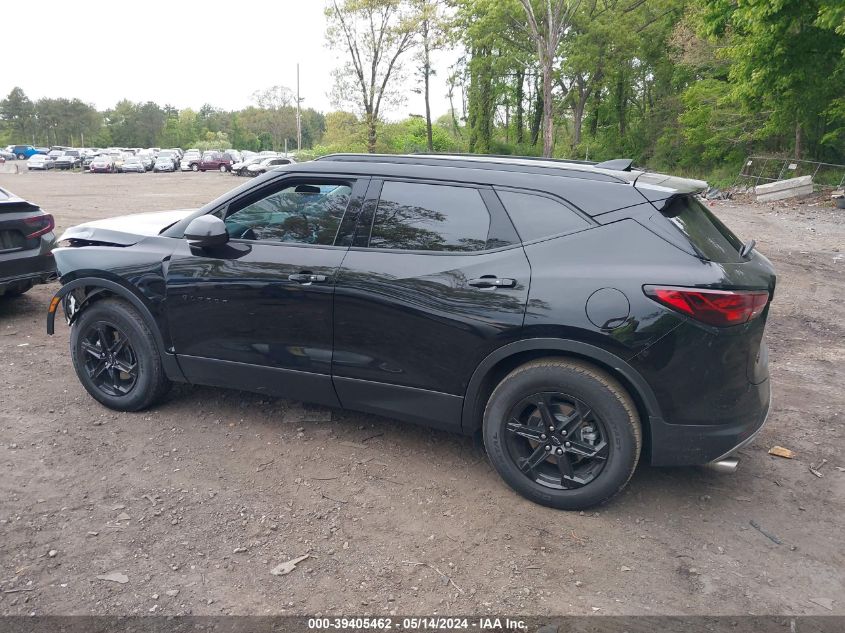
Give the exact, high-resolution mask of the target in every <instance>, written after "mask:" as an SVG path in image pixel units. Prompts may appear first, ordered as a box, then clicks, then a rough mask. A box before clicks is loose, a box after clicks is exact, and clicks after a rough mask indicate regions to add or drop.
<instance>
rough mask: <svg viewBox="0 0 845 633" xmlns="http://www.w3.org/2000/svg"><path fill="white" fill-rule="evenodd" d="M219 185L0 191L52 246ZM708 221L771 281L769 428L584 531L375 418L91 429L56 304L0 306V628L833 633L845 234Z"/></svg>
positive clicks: (207, 412) (843, 590)
mask: <svg viewBox="0 0 845 633" xmlns="http://www.w3.org/2000/svg"><path fill="white" fill-rule="evenodd" d="M235 184H236V179H235V178H233V177H231V176H228V175H222V174H216V173H215V174H210V173H209V174H193V173H188V174H161V175H152V174H145V175H135V174H131V175H130V174H127V175H105V174H104V175H88V174H84V175H83V174H71V173H31V174H20V175H14V174H0V186H3V187H6V188H8V189H11V190H12V191H14V192H16V193H18V194H19V195H21V196H23V197H26V198H28V199H30V200H33V201H35V202H37V203H39V204H41V205H42V207H43V208H44V209H45V210H47V211H49V212H51V213H53V214H54V215H55V216H56V220H57V223H58V225H59V227H60V229H61V228H64V227H67V226H70V225H73V224H75V223H79V222H82V221H85V220H90V219H94V218H102V217H107V216H110V215H115V214H118V213H126V212H136V211H142V210H155V209H170V208H184V207H188V206H198V205H199V204H201V203H203V202H205V201H207V200H210V199H211V198H213V197H215V196H217V195H218V194H220V193H222V192H224V191H226V190H227V189H229V188H230V187H232V186H234V185H235ZM714 208H715V210H716V211H717V213H718V214H719V215H720V216H721V217H722V218H723V219H724V220H725V221H726V222H727V223H728V224H729V225H730V226H731V227H732V228H734V230H735V231H736V232H738V233H739V234H740V235H741V236H742V237H744V238H748V237H754V238H756V239H757V242H758V248H759V249H760V250H761V251H762V252H764V253H766V254H767V255H768V256H769V257H770V258H771V259H772V260H773V262H774V264H775V266H776V267H777V269H778V273H779V285H778V291H777V295H776V297H775V301H774V305H773V308H772V311H771V316H770V318H769V329H768V340H769V344H770V346H771V361H772V367H771V369H772V380H773V386H774V409H773V411H772V414H771V416H770V418H769V423H768V425H767V426H766V427H765V429H764V430H763V432H762V433H761V434H760V435H759V436H758V437H757V439H756V440H755V441H754V443H753V444H752V445H750V446H749V447H747V448H746V449H745V450H743V451H742V462H741V464H740V469H739V470H738V472H737V473H735V474H734V475H719V474H715V473H711V472H709V471H705V470H701V469H695V468H683V469H666V470H664V469H653V468H649V467H647V466H642V467H640V468H639V470H638V471H637V473H636V475H635V476H634V479H633V480H632V482H631V483H630V485H629V486H628V488H627V489H626V491H625V492H624V494H623V495H621V496H620V497H618V498H617V499H616V500H614V501H613V502H611V503H610V504H608V505H606V506H603V507H601V508H600V509H599V511H597V512H589V513H565V512H557V511H553V510H549V509H546V508H542V507H539V506H536V505H533V504H531V503H529V502H527V501H524V500H523V499H521V498H520V497H517V496H516V495H515V494H514V493H512V492H511V491H510V490H509V489H508V488H506V487H505V485H504V484H503V483H501V482H500V480H499V478H498V477H497V476H496V474H495V473H494V472H493V470H492V469H491V468H490V466H489V465H488V463H487V461H486V459H485V457H484V455H483V452H482V451H480V450H479V449H478V448H476V447H475V446H474V445H473V442H472V441H471V440H470V439H467V438H462V437H458V436H453V435H449V434H446V433H441V432H436V431H430V430H427V429H423V428H418V427H414V426H411V425H406V424H401V423H397V422H394V421H391V420H386V419H382V418H376V417H373V416H368V415H360V414H355V413H346V412H343V411H335V410H330V409H325V408H319V407H313V406H308V405H303V404H301V403H298V402H293V401H286V400H270V401H268V400H267V399H266V398H264V399H262V398H261V397H260V396H256V395H251V394H246V393H240V392H225V391H222V390H216V389H210V388H196V387H189V386H179V387H177V388H175V389H174V390H173V391H172V392H171V394H170V396H169V397H168V398H167V401H166V402H165V403H164V404H163V405H161V406H159V407H157V408H156V409H154V410H152V411H149V412H146V413H140V414H119V413H115V412H112V411H109V410H107V409H105V408H103V407H101V406H99V405H98V404H97V403H95V402H94V401H93V400H92V399H91V398H90V397H89V396H88V395H87V394H86V393H85V392H84V391H83V389H82V387H81V386H80V384H79V383H78V381H77V379H76V376H75V375H74V373H73V370H72V369H71V365H70V359H69V354H68V331H67V328H66V327H64V326H59V327H58V332H57V335H56V336H55V337H53V338H49V337H47V336H46V334H45V332H44V320H45V319H44V317H45V309H46V305H47V302H48V301H49V297H50V296H51V294H52V292H53V291H54V290H55V289H56V287H57V286H56V284H51V285H49V286H40V287H37V288H35V289H34V290H32V291H30V292H29V293H28V294H27V295H25V296H24V297H22V298H20V299H16V300H11V301H5V302H3V303H0V368H1V369H0V402H2V407H0V467H2V471H1V472H2V476H0V589H2V590H3V591H6V592H8V591H9V590H15V591H14V592H11V593H2V592H0V613H2V614H29V613H35V614H39V615H40V614H147V613H164V614H188V613H193V614H223V613H225V614H228V613H235V614H281V613H297V614H305V613H307V614H314V613H322V614H328V613H331V614H350V613H363V614H373V615H386V614H388V613H391V612H394V613H398V614H410V613H417V614H423V613H425V614H432V613H439V614H455V613H467V614H468V613H482V614H483V613H488V612H498V613H505V612H509V613H520V614H526V615H530V614H536V615H545V614H591V613H599V614H652V615H654V614H745V613H753V614H773V613H774V614H817V615H828V614H831V613H836V614H845V597H843V596H845V531H843V517H845V472H843V471H842V470H840V469H838V468H837V467H839V468H842V467H845V453H843V444H845V442H843V439H845V433H843V421H845V420H843V418H844V417H845V415H843V413H842V411H843V405H845V388H843V386H845V343H844V342H843V341H845V212H837V211H836V210H835V209H832V208H824V207H821V206H815V207H812V206H809V205H808V204H800V205H797V204H792V203H789V204H775V205H752V204H738V203H734V202H720V203H716V204H715V205H714ZM775 444H779V445H782V446H786V447H789V448H791V449H793V450H795V451H796V452H797V458H796V459H794V460H788V459H782V458H777V457H772V456H769V455H767V450H768V448H769V447H771V446H772V445H775ZM824 459H826V460H827V462H826V463H824V465H823V466H821V467H820V472H821V474H822V475H823V477H822V478H818V477H816V476H815V475H813V474H812V473H811V472H810V470H809V468H810V466H811V464H816V465H818V464H819V463H821V462H822V461H823V460H824ZM752 521H753V522H754V523H755V524H756V525H758V526H759V527H760V528H761V529H762V531H765V532H767V533H768V534H770V535H771V537H773V538H771V537H767V536H766V535H765V534H764V533H762V531H761V530H758V529H756V528H755V527H753V526H752V525H751V522H752ZM775 540H777V541H779V543H776V542H775ZM305 554H309V556H310V557H309V558H308V559H306V560H304V561H303V562H301V563H300V564H299V565H298V567H297V569H296V570H295V571H293V572H292V573H291V574H289V575H286V576H279V577H276V576H271V575H270V573H269V572H270V569H271V568H273V567H274V566H275V565H277V564H278V563H280V562H282V561H286V560H288V559H291V558H294V557H298V556H303V555H305ZM109 572H120V573H122V574H125V575H126V576H127V577H128V582H126V583H125V584H118V583H116V582H109V581H104V580H98V579H97V576H99V575H103V574H107V573H109Z"/></svg>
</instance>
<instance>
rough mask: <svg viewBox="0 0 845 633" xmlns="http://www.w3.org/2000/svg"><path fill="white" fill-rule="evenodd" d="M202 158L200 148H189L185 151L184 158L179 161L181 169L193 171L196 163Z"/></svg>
mask: <svg viewBox="0 0 845 633" xmlns="http://www.w3.org/2000/svg"><path fill="white" fill-rule="evenodd" d="M201 159H202V154H200V151H199V150H198V149H189V150H188V151H187V152H185V155H184V156H183V157H182V160H180V161H179V169H180V170H181V171H191V168H192V167H193V164H194V163H198V162H199V161H200V160H201Z"/></svg>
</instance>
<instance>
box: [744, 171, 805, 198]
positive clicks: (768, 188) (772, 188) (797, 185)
mask: <svg viewBox="0 0 845 633" xmlns="http://www.w3.org/2000/svg"><path fill="white" fill-rule="evenodd" d="M811 193H813V177H812V176H799V177H798V178H789V179H788V180H778V181H776V182H769V183H766V184H765V185H757V186H756V187H755V188H754V194H755V195H756V196H757V202H771V201H772V200H784V199H786V198H795V197H796V196H806V195H809V194H811Z"/></svg>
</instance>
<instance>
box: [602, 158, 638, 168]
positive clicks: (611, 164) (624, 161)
mask: <svg viewBox="0 0 845 633" xmlns="http://www.w3.org/2000/svg"><path fill="white" fill-rule="evenodd" d="M633 164H634V161H633V160H631V159H630V158H614V159H613V160H606V161H604V162H603V163H599V164H598V165H596V167H597V168H599V169H612V170H614V171H631V165H633Z"/></svg>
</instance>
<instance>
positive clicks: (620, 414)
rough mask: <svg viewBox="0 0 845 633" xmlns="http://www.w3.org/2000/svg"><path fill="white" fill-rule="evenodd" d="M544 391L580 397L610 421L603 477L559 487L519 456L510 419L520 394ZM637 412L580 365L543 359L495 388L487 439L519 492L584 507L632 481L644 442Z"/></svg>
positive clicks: (547, 503)
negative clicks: (529, 470) (532, 473)
mask: <svg viewBox="0 0 845 633" xmlns="http://www.w3.org/2000/svg"><path fill="white" fill-rule="evenodd" d="M542 391H557V392H561V393H565V394H567V395H569V396H572V397H575V398H578V399H579V400H581V401H583V402H584V403H586V404H587V405H588V406H589V407H590V408H592V410H593V412H594V414H595V415H596V417H598V418H599V419H600V420H601V421H602V423H603V426H604V429H605V431H606V434H607V436H608V437H607V438H606V440H607V442H608V444H609V445H610V447H609V455H608V462H607V463H606V464H605V466H604V469H603V470H602V472H601V473H600V474H599V475H598V477H597V478H596V479H595V480H594V481H593V482H591V483H589V484H587V485H586V486H583V487H581V488H576V489H572V490H554V489H550V488H547V487H545V486H542V485H540V484H538V483H536V482H534V481H531V480H530V479H529V478H528V477H527V476H525V475H524V474H523V473H522V471H520V470H519V468H518V467H517V466H516V464H515V463H514V462H513V459H512V458H511V456H510V453H509V451H508V448H507V446H506V443H505V442H506V438H505V433H506V431H505V425H506V424H507V420H508V415H509V414H510V410H511V408H512V407H513V406H514V404H516V403H517V402H518V401H519V400H521V399H523V398H525V397H527V396H530V395H532V394H534V393H539V392H542ZM634 424H637V421H636V420H631V415H630V414H629V412H628V411H627V410H626V408H625V406H624V405H623V404H622V402H620V400H619V399H618V398H617V397H615V396H614V394H613V392H612V391H610V390H609V389H608V388H607V387H605V386H604V385H603V384H602V383H601V382H599V381H598V380H596V379H595V378H593V377H592V376H590V375H589V374H586V373H582V372H580V371H578V370H575V369H571V368H567V367H561V366H549V365H538V366H536V367H532V368H529V369H526V370H524V371H521V372H514V373H513V374H511V375H510V376H509V377H508V378H506V379H505V380H504V381H503V382H502V383H501V384H500V385H499V387H497V388H496V390H495V391H494V392H493V394H492V396H491V398H490V401H489V402H488V405H487V408H486V410H485V412H484V426H483V436H484V445H485V448H486V449H487V453H488V455H489V457H490V460H491V462H492V463H493V466H494V468H495V469H496V471H497V472H498V473H499V474H500V475H501V476H502V478H503V479H504V480H505V481H506V482H507V483H508V484H509V485H510V486H511V487H513V488H514V489H515V490H516V491H517V492H519V493H520V494H522V495H523V496H525V497H526V498H528V499H530V500H531V501H534V502H536V503H539V504H541V505H545V506H549V507H553V508H559V509H566V510H580V509H583V508H586V507H589V506H593V505H597V504H599V503H602V502H603V501H606V500H607V499H609V498H610V497H612V496H613V495H614V494H616V493H617V492H618V491H619V490H620V489H621V488H622V487H624V485H625V484H626V483H627V481H628V479H629V478H630V476H631V473H632V471H633V469H634V467H635V466H636V463H637V460H638V458H639V445H638V444H639V443H638V440H637V435H636V433H635V431H634V427H633V425H634Z"/></svg>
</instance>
